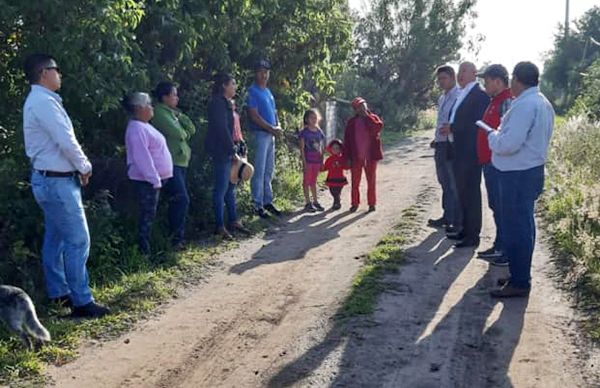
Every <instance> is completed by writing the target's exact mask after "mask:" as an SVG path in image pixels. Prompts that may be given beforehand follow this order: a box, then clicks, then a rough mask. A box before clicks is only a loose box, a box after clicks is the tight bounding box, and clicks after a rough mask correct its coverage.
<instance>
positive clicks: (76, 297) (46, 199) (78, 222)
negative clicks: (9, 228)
mask: <svg viewBox="0 0 600 388" xmlns="http://www.w3.org/2000/svg"><path fill="white" fill-rule="evenodd" d="M31 187H32V191H33V196H34V197H35V200H36V202H37V203H38V205H39V206H40V207H41V208H42V210H43V212H44V228H45V233H44V245H43V247H42V260H43V265H44V275H45V277H46V289H47V291H48V296H49V297H50V298H58V297H63V296H69V297H70V298H71V301H72V302H73V304H74V305H75V306H83V305H86V304H88V303H90V302H92V301H93V300H94V299H93V297H92V291H91V290H90V287H89V277H88V272H87V268H86V262H87V259H88V256H89V253H90V233H89V230H88V225H87V220H86V218H85V212H84V209H83V203H82V201H81V187H80V184H79V178H78V177H67V178H55V177H45V176H43V175H42V174H40V173H39V172H37V171H34V172H33V173H32V174H31Z"/></svg>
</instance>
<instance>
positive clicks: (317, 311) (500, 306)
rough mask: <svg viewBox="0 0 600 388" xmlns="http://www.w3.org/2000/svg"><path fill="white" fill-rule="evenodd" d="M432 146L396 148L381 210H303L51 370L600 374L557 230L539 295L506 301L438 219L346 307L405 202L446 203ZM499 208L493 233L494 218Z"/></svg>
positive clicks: (194, 376)
mask: <svg viewBox="0 0 600 388" xmlns="http://www.w3.org/2000/svg"><path fill="white" fill-rule="evenodd" d="M427 144H428V138H427V137H419V138H413V139H407V140H405V141H404V142H403V143H402V144H400V145H399V146H398V147H396V148H394V149H393V150H388V152H387V155H386V161H385V162H384V163H382V164H381V167H380V169H379V176H378V187H379V196H380V198H379V204H378V210H377V212H375V213H371V214H367V213H366V212H365V210H366V209H364V208H363V209H360V210H359V212H357V213H354V214H351V213H348V212H345V211H342V212H337V213H325V214H323V213H321V214H298V215H296V216H293V217H292V218H290V219H289V220H287V221H286V222H282V223H281V224H280V225H279V226H277V227H274V228H273V230H272V231H270V232H269V233H268V234H266V235H265V236H264V237H261V238H254V239H252V240H249V241H246V242H243V243H242V244H241V245H240V247H239V248H237V249H235V250H233V251H230V252H227V253H226V254H224V255H223V256H222V257H221V258H220V266H219V268H218V269H217V270H215V273H214V274H213V275H212V276H211V277H210V279H208V280H207V281H206V282H205V283H204V284H200V285H198V286H196V287H194V288H191V289H188V290H186V291H184V293H183V295H182V297H180V298H179V299H177V300H175V301H173V302H172V303H171V304H170V305H169V306H167V307H166V308H165V309H164V313H163V314H161V315H160V316H158V317H157V318H156V319H154V320H151V321H148V322H145V323H142V324H140V325H139V326H138V327H137V328H136V329H135V330H134V331H133V332H131V333H129V334H127V335H125V336H123V337H122V338H120V339H118V340H115V341H111V342H107V343H103V344H99V345H88V346H86V347H84V348H83V349H82V351H81V353H82V355H81V357H80V358H79V359H78V360H77V361H75V362H73V363H71V364H68V365H65V366H62V367H60V368H52V369H51V370H50V371H49V375H50V376H51V378H52V379H53V380H54V381H55V384H56V386H59V387H87V388H92V387H261V386H271V387H280V386H290V385H291V386H319V387H320V386H339V387H371V386H385V387H422V388H425V387H470V388H475V387H591V386H600V378H599V376H598V370H599V369H600V368H599V365H600V364H599V363H600V357H599V356H598V351H597V350H594V349H588V348H587V347H586V345H585V344H584V341H582V340H581V338H580V336H579V335H578V334H577V322H578V318H577V315H576V314H575V313H574V311H573V310H572V309H571V308H570V307H569V302H568V300H567V299H566V296H565V295H564V293H562V292H561V291H558V290H557V289H556V287H555V282H554V281H553V280H552V273H553V269H552V265H551V264H550V263H549V259H548V257H549V255H548V251H547V250H546V249H545V247H544V246H543V244H540V247H539V249H538V251H537V254H536V257H535V259H534V262H535V269H534V271H533V272H534V274H535V280H534V288H533V292H532V295H531V296H530V298H529V299H528V300H514V301H507V302H498V301H494V300H492V299H491V298H490V297H489V296H488V295H487V289H488V287H490V286H492V285H493V283H494V282H495V281H496V279H497V278H498V277H500V276H501V275H504V273H503V271H504V270H498V269H495V268H489V265H488V264H487V263H486V262H483V261H480V260H477V259H474V258H472V256H473V251H472V250H467V249H461V250H453V249H452V248H451V244H450V243H449V242H448V241H447V240H445V239H444V236H443V235H442V234H441V233H439V232H438V231H435V230H432V229H427V228H422V229H421V230H419V231H416V232H415V239H414V243H413V244H411V247H409V248H408V260H407V264H406V265H404V266H403V267H401V269H400V272H399V273H397V274H393V275H389V276H387V278H386V281H385V289H386V291H385V292H384V293H383V295H382V297H381V299H380V302H379V305H378V308H377V311H376V313H375V314H374V315H373V316H370V317H363V318H357V319H352V320H350V321H343V320H339V319H334V316H335V313H336V310H337V309H338V308H339V305H340V303H341V302H342V301H343V299H344V298H345V296H346V295H347V293H348V289H349V287H350V285H351V280H352V277H353V275H354V274H355V273H356V271H357V270H358V268H359V267H360V264H361V262H360V260H357V259H356V257H358V256H360V255H362V254H364V253H367V252H368V251H369V250H370V249H372V248H373V247H374V246H375V244H376V243H377V241H378V240H379V239H380V238H381V237H382V236H384V235H385V234H386V233H387V232H388V231H389V230H390V228H391V227H392V226H393V225H395V224H396V223H397V222H398V221H399V219H400V213H401V211H402V210H403V209H404V208H406V207H409V206H411V205H414V204H415V203H416V202H419V201H420V202H422V203H420V206H421V208H422V209H423V217H425V218H427V217H429V216H437V215H438V214H439V205H438V202H439V200H438V197H439V190H438V188H437V185H436V182H435V179H434V170H433V160H432V158H431V157H430V156H431V155H432V152H431V150H430V149H429V148H428V147H427ZM346 194H348V192H346ZM424 194H425V195H424ZM345 197H347V195H345ZM324 202H326V201H324ZM326 203H327V204H329V202H326ZM347 205H348V204H347V203H344V209H347V207H348V206H347ZM486 216H487V218H486V219H485V225H484V233H485V234H486V235H485V236H484V242H483V244H484V245H487V243H489V236H488V235H489V234H490V232H492V231H493V228H492V226H491V220H490V217H489V214H487V212H486ZM485 240H487V241H485ZM125 339H127V340H128V341H125Z"/></svg>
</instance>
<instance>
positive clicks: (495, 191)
mask: <svg viewBox="0 0 600 388" xmlns="http://www.w3.org/2000/svg"><path fill="white" fill-rule="evenodd" d="M499 174H500V171H498V169H496V167H494V166H493V165H492V163H487V164H484V165H483V177H484V178H485V188H486V190H487V195H488V206H489V208H490V209H491V210H492V214H493V215H494V223H495V224H496V238H495V239H494V248H495V249H496V250H499V251H502V233H501V231H502V221H501V214H502V213H501V212H500V182H499V179H500V178H499V176H498V175H499Z"/></svg>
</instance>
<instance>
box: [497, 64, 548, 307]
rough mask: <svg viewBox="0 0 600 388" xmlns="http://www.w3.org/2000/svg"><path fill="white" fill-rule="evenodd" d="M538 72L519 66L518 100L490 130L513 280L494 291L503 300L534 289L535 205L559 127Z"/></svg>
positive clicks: (515, 91)
mask: <svg viewBox="0 0 600 388" xmlns="http://www.w3.org/2000/svg"><path fill="white" fill-rule="evenodd" d="M538 83H539V70H538V68H537V67H536V66H535V65H534V64H533V63H531V62H520V63H518V64H517V65H516V66H515V68H514V70H513V76H512V80H511V89H512V92H513V95H514V96H515V100H514V101H513V103H512V105H511V108H510V109H509V110H508V112H507V113H506V114H505V115H504V117H503V118H502V121H501V123H500V129H499V130H493V131H490V132H489V134H488V141H489V145H490V149H491V150H492V163H493V165H494V167H495V168H496V169H497V170H499V185H500V209H501V212H502V214H501V217H500V219H501V223H502V231H503V232H502V240H503V248H504V250H505V253H506V256H507V257H508V259H509V269H510V278H509V279H501V280H500V281H499V283H500V284H501V288H500V289H497V290H493V291H492V292H491V294H492V296H494V297H498V298H507V297H524V296H527V295H529V290H530V288H531V259H532V256H533V249H534V246H535V217H534V207H535V201H536V200H537V198H538V197H539V195H540V194H541V193H542V190H543V188H544V164H545V163H546V158H547V155H548V147H549V145H550V138H551V136H552V131H553V128H554V109H553V108H552V105H551V104H550V102H548V100H547V99H546V97H544V95H543V94H542V93H540V90H539V88H538Z"/></svg>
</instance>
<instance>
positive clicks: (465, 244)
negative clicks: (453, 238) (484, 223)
mask: <svg viewBox="0 0 600 388" xmlns="http://www.w3.org/2000/svg"><path fill="white" fill-rule="evenodd" d="M477 246H479V239H478V238H466V239H464V240H462V241H461V242H457V243H456V244H454V247H455V248H472V247H477Z"/></svg>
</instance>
